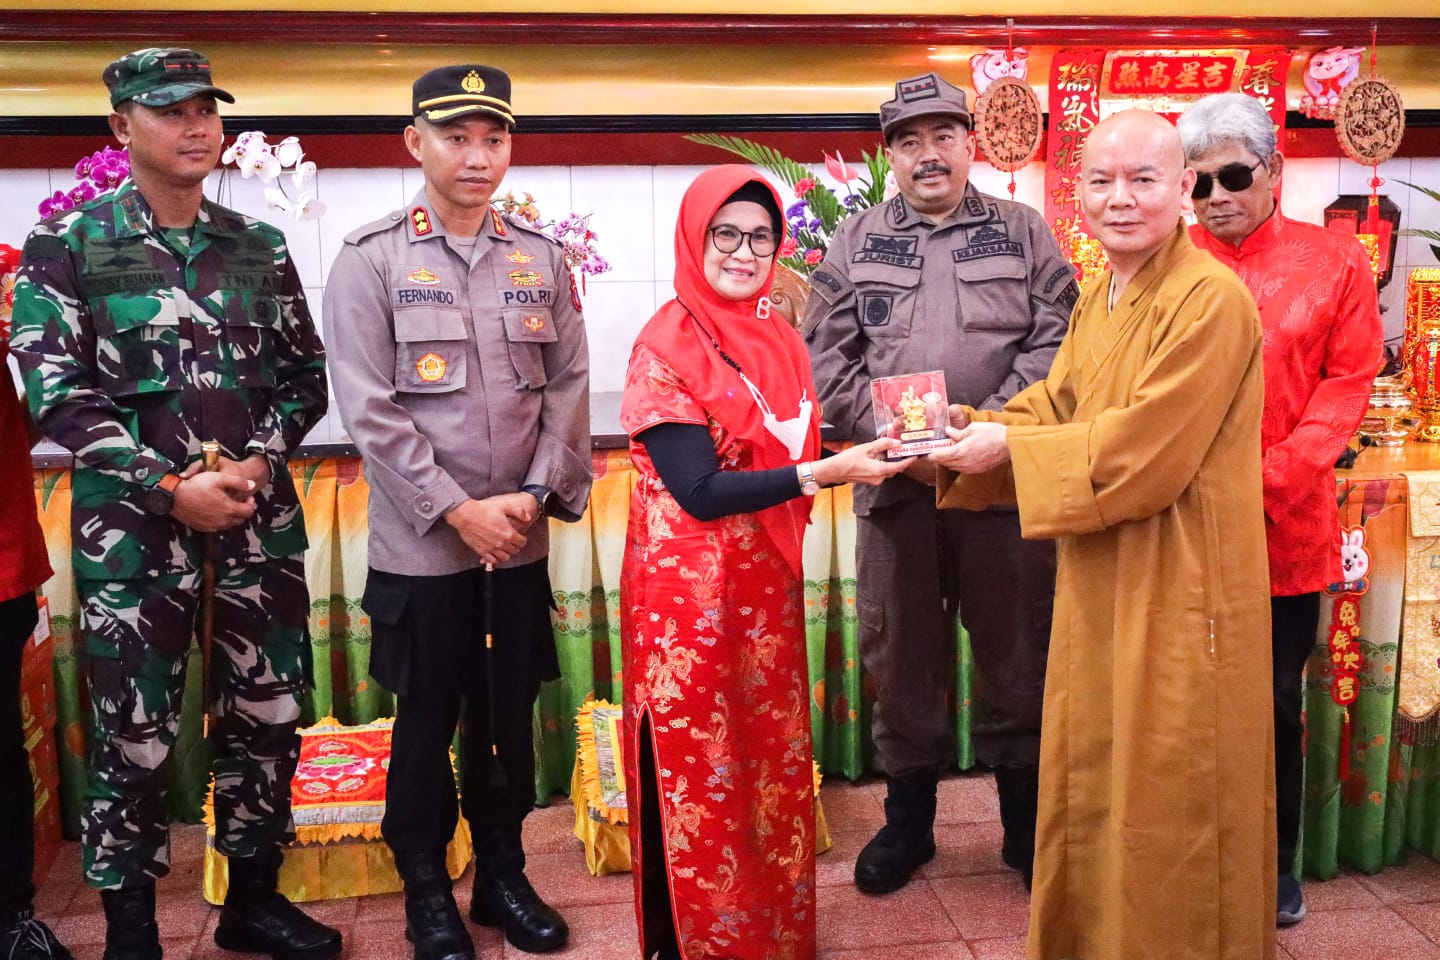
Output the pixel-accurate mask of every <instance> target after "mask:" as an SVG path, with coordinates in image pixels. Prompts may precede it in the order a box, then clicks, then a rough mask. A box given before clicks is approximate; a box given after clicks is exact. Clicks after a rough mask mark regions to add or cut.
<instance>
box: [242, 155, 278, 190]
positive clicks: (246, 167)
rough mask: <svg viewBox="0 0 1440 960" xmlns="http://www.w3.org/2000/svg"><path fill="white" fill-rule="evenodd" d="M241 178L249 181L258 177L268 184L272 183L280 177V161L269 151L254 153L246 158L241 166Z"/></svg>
mask: <svg viewBox="0 0 1440 960" xmlns="http://www.w3.org/2000/svg"><path fill="white" fill-rule="evenodd" d="M240 176H242V177H244V178H245V179H247V180H248V179H249V178H250V177H253V176H258V177H259V178H260V179H261V180H263V181H265V182H266V183H270V182H272V181H273V180H275V178H276V177H278V176H280V161H279V160H276V159H275V154H273V153H271V152H270V151H269V149H266V150H264V151H262V152H256V153H253V154H251V155H249V156H247V157H246V158H245V162H244V163H242V164H240Z"/></svg>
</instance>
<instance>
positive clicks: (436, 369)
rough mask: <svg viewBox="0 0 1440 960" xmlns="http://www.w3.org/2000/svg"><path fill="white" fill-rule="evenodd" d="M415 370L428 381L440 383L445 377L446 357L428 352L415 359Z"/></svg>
mask: <svg viewBox="0 0 1440 960" xmlns="http://www.w3.org/2000/svg"><path fill="white" fill-rule="evenodd" d="M415 372H416V374H418V375H419V377H420V379H421V380H424V381H425V382H426V383H439V382H440V381H441V380H444V379H445V358H444V357H442V356H440V354H438V353H427V354H425V356H423V357H421V358H420V359H419V360H416V361H415Z"/></svg>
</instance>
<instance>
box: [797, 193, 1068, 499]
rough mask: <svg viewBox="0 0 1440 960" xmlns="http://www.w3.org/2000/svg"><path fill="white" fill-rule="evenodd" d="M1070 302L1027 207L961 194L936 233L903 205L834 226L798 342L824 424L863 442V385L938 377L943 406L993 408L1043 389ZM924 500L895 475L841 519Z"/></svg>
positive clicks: (915, 486) (921, 491) (868, 423)
mask: <svg viewBox="0 0 1440 960" xmlns="http://www.w3.org/2000/svg"><path fill="white" fill-rule="evenodd" d="M1078 295H1079V288H1078V286H1077V284H1076V282H1075V269H1074V267H1072V266H1071V265H1070V263H1069V262H1068V261H1067V260H1066V259H1065V257H1064V255H1063V254H1061V252H1060V246H1059V244H1057V243H1056V242H1055V237H1054V235H1053V234H1052V233H1051V232H1050V228H1049V227H1048V226H1046V224H1045V221H1044V219H1043V218H1042V217H1041V216H1040V214H1038V213H1037V212H1035V211H1034V210H1032V209H1031V208H1030V207H1027V206H1025V205H1024V204H1020V203H1013V202H1010V201H1008V200H999V199H996V198H995V197H990V196H986V195H985V194H982V193H980V192H979V191H978V190H976V189H975V187H974V185H971V184H967V185H966V188H965V196H964V198H963V199H962V200H961V202H960V206H959V207H958V208H957V209H956V210H955V211H954V212H953V213H952V214H950V216H948V217H946V218H945V219H944V220H942V221H940V222H939V223H934V222H932V221H931V220H930V219H929V218H928V217H926V216H924V215H923V214H919V213H916V212H915V211H914V210H911V209H910V207H909V205H908V204H906V202H905V199H904V198H903V197H898V196H897V197H895V198H894V199H892V200H890V201H889V202H888V203H884V204H881V205H879V206H875V207H871V208H870V209H868V210H863V211H861V212H860V213H858V214H856V215H855V216H853V217H850V218H849V219H847V220H845V221H844V222H843V223H842V224H841V225H840V229H839V230H837V231H836V233H835V237H834V238H833V239H832V240H831V242H830V248H829V251H828V252H827V254H826V256H825V262H824V263H822V264H821V265H820V266H819V267H818V268H817V269H816V270H815V272H814V274H813V275H812V276H811V278H810V298H809V300H808V301H807V302H806V304H805V325H804V328H803V330H802V333H803V334H804V336H805V342H806V343H807V344H808V346H809V348H810V357H811V360H812V361H813V363H814V370H815V388H816V391H817V392H818V393H819V395H820V402H821V409H822V413H823V415H824V418H825V421H826V422H827V423H830V424H831V425H833V426H834V427H835V428H836V429H838V430H839V431H840V433H842V434H843V435H845V436H846V437H848V438H850V439H852V440H856V441H864V440H872V439H874V438H875V419H874V413H873V409H872V405H871V399H870V378H871V377H887V376H896V375H898V374H906V373H921V372H923V371H926V370H943V371H944V372H945V390H946V394H947V395H948V397H949V400H950V402H951V403H968V404H970V405H972V406H975V407H984V408H987V409H999V408H1000V407H1002V406H1004V405H1005V402H1006V401H1007V400H1009V399H1010V398H1011V397H1013V396H1014V395H1015V394H1017V393H1019V392H1020V391H1021V390H1023V389H1024V388H1025V387H1027V386H1029V385H1030V384H1032V383H1034V382H1035V381H1037V380H1042V379H1044V377H1045V375H1046V374H1047V373H1048V372H1049V370H1050V362H1051V361H1052V360H1053V359H1054V358H1055V351H1056V349H1057V348H1058V347H1059V346H1060V340H1061V338H1063V337H1064V335H1065V330H1066V328H1067V327H1068V326H1069V322H1070V308H1071V307H1072V306H1074V304H1075V300H1076V298H1077V297H1078ZM918 497H931V498H933V497H934V491H933V490H931V489H930V488H929V487H926V486H924V485H923V484H919V483H916V482H915V481H913V480H910V479H909V478H908V477H904V476H897V477H893V478H891V479H889V480H887V481H885V482H884V483H883V484H881V485H880V486H879V487H862V486H857V487H856V488H855V510H856V512H857V513H859V514H861V515H864V514H867V513H869V512H870V510H871V508H873V507H879V506H884V505H885V504H887V503H893V502H895V501H897V500H900V499H904V498H918Z"/></svg>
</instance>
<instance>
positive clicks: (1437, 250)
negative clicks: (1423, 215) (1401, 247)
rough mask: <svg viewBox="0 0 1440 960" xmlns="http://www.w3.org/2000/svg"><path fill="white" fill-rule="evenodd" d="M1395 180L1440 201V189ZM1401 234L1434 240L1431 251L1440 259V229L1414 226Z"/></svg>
mask: <svg viewBox="0 0 1440 960" xmlns="http://www.w3.org/2000/svg"><path fill="white" fill-rule="evenodd" d="M1395 182H1396V183H1403V184H1405V186H1407V187H1409V188H1410V189H1411V190H1418V191H1419V192H1420V193H1423V194H1425V196H1427V197H1429V198H1430V199H1431V200H1434V201H1435V202H1437V203H1440V190H1431V189H1430V188H1429V187H1422V186H1420V185H1419V184H1418V183H1409V182H1407V181H1405V180H1397V181H1395ZM1400 235H1401V236H1403V237H1424V238H1425V239H1426V240H1430V241H1432V243H1431V244H1430V252H1431V253H1433V254H1435V259H1437V260H1440V230H1419V229H1414V228H1408V229H1405V230H1401V231H1400Z"/></svg>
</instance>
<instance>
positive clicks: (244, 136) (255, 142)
mask: <svg viewBox="0 0 1440 960" xmlns="http://www.w3.org/2000/svg"><path fill="white" fill-rule="evenodd" d="M265 148H266V144H265V133H264V131H261V130H246V131H245V132H244V133H241V134H239V135H237V136H236V137H235V142H234V143H232V144H231V145H230V146H229V148H228V149H226V151H225V152H224V153H223V154H221V155H220V162H221V163H236V162H238V161H243V160H244V159H245V158H246V157H247V156H249V155H250V153H251V151H253V150H256V149H265Z"/></svg>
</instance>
